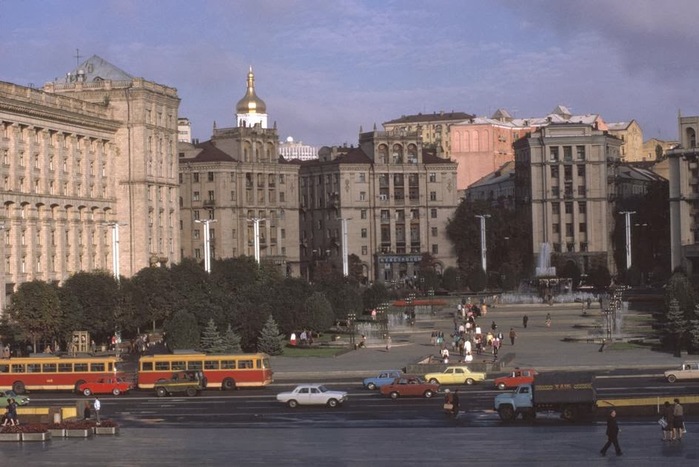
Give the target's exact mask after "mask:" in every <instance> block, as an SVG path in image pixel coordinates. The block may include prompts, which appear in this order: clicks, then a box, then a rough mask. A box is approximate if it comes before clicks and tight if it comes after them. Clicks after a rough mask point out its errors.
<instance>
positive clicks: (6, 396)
mask: <svg viewBox="0 0 699 467" xmlns="http://www.w3.org/2000/svg"><path fill="white" fill-rule="evenodd" d="M10 399H14V400H15V402H16V403H17V405H20V406H22V405H27V404H29V398H28V397H27V396H20V395H19V394H16V393H15V392H14V391H13V390H11V389H8V390H7V391H0V408H2V409H4V408H5V407H7V404H8V401H9V400H10Z"/></svg>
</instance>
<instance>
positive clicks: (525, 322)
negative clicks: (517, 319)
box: [522, 315, 529, 329]
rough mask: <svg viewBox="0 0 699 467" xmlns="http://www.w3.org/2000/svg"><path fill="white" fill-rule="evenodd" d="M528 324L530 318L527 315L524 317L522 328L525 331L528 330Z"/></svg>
mask: <svg viewBox="0 0 699 467" xmlns="http://www.w3.org/2000/svg"><path fill="white" fill-rule="evenodd" d="M528 322H529V316H527V315H524V316H522V326H524V329H527V323H528Z"/></svg>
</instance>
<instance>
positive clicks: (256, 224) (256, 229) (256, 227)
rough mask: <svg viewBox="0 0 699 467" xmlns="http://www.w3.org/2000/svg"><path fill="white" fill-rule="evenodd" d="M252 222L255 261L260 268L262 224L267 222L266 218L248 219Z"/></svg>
mask: <svg viewBox="0 0 699 467" xmlns="http://www.w3.org/2000/svg"><path fill="white" fill-rule="evenodd" d="M248 220H249V221H250V222H252V229H253V231H252V236H253V245H254V248H255V261H256V262H257V264H258V266H259V264H260V222H261V221H263V220H265V219H264V218H261V217H252V218H250V219H248Z"/></svg>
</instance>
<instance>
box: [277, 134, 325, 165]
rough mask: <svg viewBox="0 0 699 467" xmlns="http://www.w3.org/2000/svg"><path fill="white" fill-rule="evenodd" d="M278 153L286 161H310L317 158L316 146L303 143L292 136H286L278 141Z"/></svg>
mask: <svg viewBox="0 0 699 467" xmlns="http://www.w3.org/2000/svg"><path fill="white" fill-rule="evenodd" d="M279 155H280V156H282V157H283V158H284V159H285V160H287V161H290V160H299V161H310V160H313V159H318V148H317V147H315V146H310V145H308V144H303V141H294V138H292V137H291V136H288V137H287V138H286V140H285V141H283V142H280V143H279Z"/></svg>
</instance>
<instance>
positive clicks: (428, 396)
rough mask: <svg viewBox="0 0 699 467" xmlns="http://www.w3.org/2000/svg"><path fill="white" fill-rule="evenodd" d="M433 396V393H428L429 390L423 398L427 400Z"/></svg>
mask: <svg viewBox="0 0 699 467" xmlns="http://www.w3.org/2000/svg"><path fill="white" fill-rule="evenodd" d="M432 396H434V393H433V392H432V391H430V390H429V389H428V390H427V391H425V398H426V399H429V398H430V397H432Z"/></svg>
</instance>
